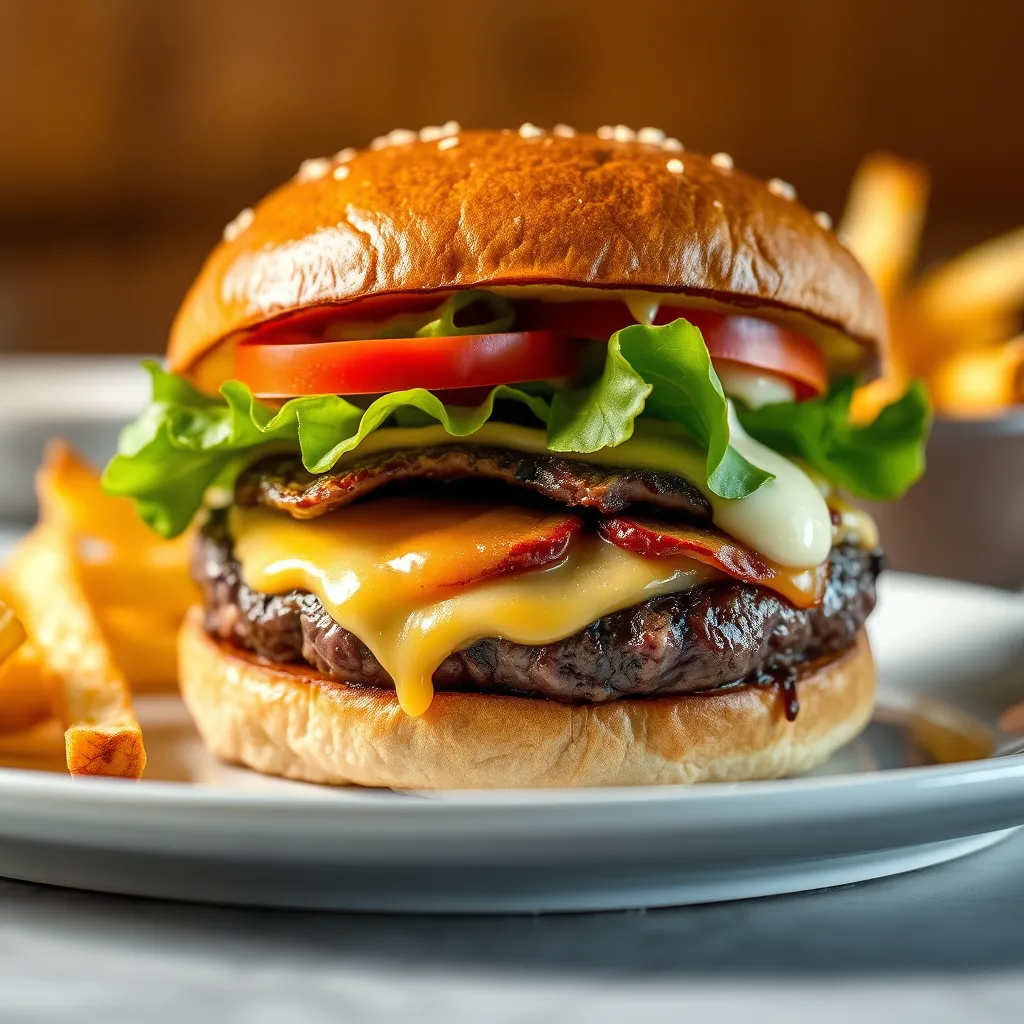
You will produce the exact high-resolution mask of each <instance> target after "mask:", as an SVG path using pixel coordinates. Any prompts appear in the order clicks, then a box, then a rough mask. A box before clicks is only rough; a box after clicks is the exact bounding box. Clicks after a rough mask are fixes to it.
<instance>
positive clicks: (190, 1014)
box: [0, 832, 1024, 1024]
mask: <svg viewBox="0 0 1024 1024" xmlns="http://www.w3.org/2000/svg"><path fill="white" fill-rule="evenodd" d="M1022 968H1024V832H1021V833H1018V834H1016V835H1014V836H1013V837H1011V838H1010V839H1009V840H1008V841H1006V842H1004V843H1002V844H1001V845H998V846H996V847H994V848H992V849H990V850H987V851H983V852H981V853H978V854H975V855H974V856H973V857H970V858H968V859H966V860H962V861H956V862H953V863H950V864H947V865H943V866H940V867H937V868H931V869H928V870H925V871H920V872H916V873H914V874H910V875H904V876H900V877H896V878H889V879H883V880H879V881H875V882H868V883H863V884H860V885H856V886H848V887H845V888H841V889H834V890H827V891H819V892H812V893H804V894H799V895H793V896H780V897H774V898H771V899H763V900H752V901H744V902H738V903H724V904H715V905H708V906H701V907H684V908H678V909H669V910H656V911H653V910H652V911H648V912H642V911H637V912H630V913H608V914H587V915H561V916H549V917H508V918H497V917H489V918H488V917H480V918H440V917H436V918H430V917H384V916H371V915H350V914H329V913H305V912H301V913H300V912H286V911H260V910H247V909H237V908H222V907H210V906H195V905H187V904H173V903H162V902H157V901H144V900H133V899H128V898H117V897H107V896H100V895H94V894H88V893H81V892H73V891H69V890H60V889H53V888H47V887H43V886H36V885H28V884H23V883H18V882H0V1019H3V1020H4V1021H5V1022H6V1021H21V1020H25V1021H29V1020H31V1021H63V1020H69V1019H72V1018H75V1019H79V1020H87V1019H90V1018H96V1017H99V1016H100V1015H102V1019H104V1020H122V1019H129V1017H130V1018H131V1019H133V1020H136V1021H146V1022H151V1021H152V1022H161V1021H175V1022H180V1021H192V1020H206V1019H210V1020H217V1021H245V1022H247V1024H248V1022H261V1021H268V1022H269V1021H274V1022H281V1021H288V1020H303V1021H320V1020H324V1021H326V1020H332V1021H333V1020H345V1021H357V1020H358V1021H364V1020H365V1021H392V1020H394V1021H411V1020H416V1021H417V1022H418V1024H429V1022H433V1021H444V1022H445V1024H461V1022H463V1021H465V1022H477V1021H483V1020H487V1021H498V1022H503V1021H510V1022H511V1021H547V1020H558V1021H560V1022H562V1024H567V1022H575V1021H588V1022H603V1021H608V1022H612V1021H615V1022H617V1024H619V1022H621V1021H623V1020H628V1019H635V1020H642V1021H645V1022H646V1021H662V1020H665V1021H670V1020H671V1021H681V1020H695V1021H696V1020H700V1021H705V1020H706V1021H734V1020H735V1021H748V1020H751V1019H756V1020H757V1021H758V1022H759V1024H773V1022H776V1021H778V1022H780V1024H781V1022H802V1021H815V1022H820V1021H822V1020H828V1021H830V1022H846V1021H850V1022H853V1021H856V1022H857V1024H864V1021H865V1020H870V1021H871V1024H881V1022H883V1021H894V1022H896V1021H899V1022H900V1024H907V1022H914V1021H927V1022H929V1024H944V1022H947V1021H949V1022H952V1021H967V1020H969V1021H988V1020H993V1021H996V1020H999V1021H1002V1020H1006V1021H1011V1020H1019V1019H1020V1014H1021V1007H1022V1006H1024V970H1022Z"/></svg>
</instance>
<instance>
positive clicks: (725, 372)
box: [715, 364, 796, 409]
mask: <svg viewBox="0 0 1024 1024" xmlns="http://www.w3.org/2000/svg"><path fill="white" fill-rule="evenodd" d="M715 369H716V370H717V371H718V379H719V380H720V381H721V382H722V389H723V390H724V391H725V393H726V394H727V395H729V396H731V397H732V398H738V399H739V400H740V401H741V402H742V403H743V404H744V405H745V406H746V407H747V408H748V409H760V408H761V406H763V405H777V404H778V403H779V402H795V401H796V388H794V387H793V385H792V384H791V383H790V382H789V381H788V380H785V379H784V378H783V377H777V376H775V374H771V373H760V372H758V371H757V370H754V369H752V368H750V367H747V366H740V365H738V364H729V365H726V364H723V365H722V366H718V367H715Z"/></svg>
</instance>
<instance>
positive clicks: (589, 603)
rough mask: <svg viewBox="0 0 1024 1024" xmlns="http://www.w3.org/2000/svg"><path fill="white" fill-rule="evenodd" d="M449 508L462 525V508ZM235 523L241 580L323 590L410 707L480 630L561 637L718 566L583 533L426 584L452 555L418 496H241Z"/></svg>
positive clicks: (328, 604) (698, 579)
mask: <svg viewBox="0 0 1024 1024" xmlns="http://www.w3.org/2000/svg"><path fill="white" fill-rule="evenodd" d="M403 503H404V504H403ZM410 503H411V504H410ZM448 508H449V510H450V512H449V515H450V518H451V523H452V524H455V525H456V526H457V525H458V523H459V522H460V521H461V520H463V519H464V518H465V509H464V508H462V507H460V506H459V505H457V504H454V503H452V504H451V505H450V506H448ZM403 524H404V525H403ZM434 526H435V527H437V526H438V523H437V522H436V521H434ZM230 529H231V533H232V536H233V537H234V541H235V554H236V556H237V558H238V560H239V563H240V565H241V570H242V578H243V579H244V580H245V582H246V583H247V584H248V585H249V586H250V587H252V588H253V589H254V590H260V591H263V592H265V593H284V592H287V591H289V590H292V589H299V590H308V591H310V592H312V593H314V594H316V596H317V597H319V598H320V600H321V601H322V602H323V605H324V608H325V609H326V610H327V612H328V614H330V616H331V617H332V618H333V619H334V620H335V621H336V622H338V623H339V624H340V625H341V626H342V627H343V628H345V629H347V630H349V631H351V632H352V633H354V634H355V635H356V636H358V637H359V639H360V640H362V641H363V643H365V644H366V646H367V647H368V648H369V649H370V650H371V651H372V652H373V654H374V656H375V657H376V658H377V660H378V661H379V662H380V663H381V665H382V666H383V668H384V669H385V670H386V671H387V672H388V674H389V675H390V676H391V677H392V679H394V681H395V690H396V693H397V695H398V700H399V703H400V704H401V706H402V708H403V710H404V711H405V712H406V713H407V714H409V715H421V714H423V712H424V711H426V710H427V708H428V707H429V706H430V702H431V699H432V697H433V685H432V682H431V678H432V676H433V674H434V671H435V670H436V669H437V667H438V666H439V665H440V664H441V662H442V661H444V659H445V658H446V657H448V655H449V654H451V653H453V652H454V651H457V650H460V649H462V648H464V647H468V646H469V645H470V644H472V643H474V642H475V641H476V640H480V639H482V638H484V637H503V638H504V639H506V640H510V641H513V642H515V643H521V644H531V645H536V644H547V643H554V642H556V641H558V640H562V639H564V638H565V637H567V636H572V635H573V634H574V633H577V632H579V631H580V630H581V629H584V628H585V627H587V626H589V625H590V624H591V623H593V622H595V621H597V620H598V619H600V618H601V617H602V616H604V615H607V614H609V613H610V612H614V611H619V610H620V609H623V608H629V607H632V606H633V605H635V604H639V603H640V602H641V601H646V600H648V599H649V598H651V597H656V596H658V595H661V594H668V593H674V592H677V591H680V590H685V589H687V588H689V587H691V586H695V585H697V584H700V583H704V582H706V581H708V580H711V579H717V578H719V577H720V575H721V574H719V573H717V572H715V571H714V570H713V569H710V568H708V567H706V566H704V565H701V564H700V563H698V562H695V561H693V560H691V559H688V558H671V559H654V558H643V557H641V556H639V555H635V554H632V553H631V552H628V551H624V550H622V549H621V548H618V547H615V546H614V545H612V544H609V543H607V542H605V541H602V540H600V539H599V538H597V537H595V536H584V537H581V538H579V539H578V540H576V541H575V542H574V543H573V544H572V545H571V546H570V548H569V552H568V554H567V555H566V557H565V558H564V559H563V561H562V562H560V563H559V564H557V565H555V566H553V567H552V568H548V569H541V570H533V571H530V572H520V573H516V574H514V575H509V576H499V577H497V578H494V579H491V580H487V581H483V582H480V583H477V584H473V585H471V586H468V587H455V586H453V587H450V588H447V589H445V588H437V587H434V586H424V585H423V584H424V574H425V573H427V572H429V567H430V566H431V564H433V565H435V566H436V564H437V561H438V560H439V559H441V560H443V559H444V558H446V557H447V556H448V555H449V554H450V552H449V551H448V550H447V549H446V548H445V546H444V544H443V542H442V541H439V540H438V539H437V538H439V537H441V536H442V535H443V534H444V532H445V531H444V530H442V529H440V528H438V529H434V530H429V529H428V530H425V529H424V523H423V519H422V517H421V516H420V515H419V514H418V509H417V508H416V507H415V502H413V501H412V499H402V498H392V499H381V500H377V501H373V502H367V503H365V504H357V505H353V506H350V507H348V508H344V509H340V510H338V511H336V512H333V513H332V514H331V515H329V516H323V517H321V518H319V519H314V520H311V521H304V522H300V521H297V520H294V519H291V518H290V517H288V516H286V515H282V514H281V513H279V512H271V511H268V510H266V509H259V508H237V507H236V508H233V509H232V510H231V513H230ZM449 533H450V531H449ZM435 572H436V570H435Z"/></svg>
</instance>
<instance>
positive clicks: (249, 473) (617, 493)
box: [235, 444, 711, 522]
mask: <svg viewBox="0 0 1024 1024" xmlns="http://www.w3.org/2000/svg"><path fill="white" fill-rule="evenodd" d="M472 479H477V480H485V481H491V482H495V483H499V484H507V485H509V486H511V487H518V488H522V489H523V490H526V491H530V492H533V493H534V494H538V495H541V496H542V497H544V498H548V499H550V500H552V501H556V502H558V503H560V504H562V505H567V506H569V507H571V508H590V509H594V510H595V511H596V512H600V513H602V514H606V515H613V514H615V513H617V512H621V511H623V510H624V509H627V508H630V507H632V506H634V505H642V506H647V507H650V508H656V509H660V510H663V511H666V512H672V513H674V514H681V515H685V516H687V517H688V518H692V519H695V520H697V521H699V522H710V520H711V506H710V505H709V504H708V501H707V499H706V498H705V497H704V496H703V495H702V494H701V493H700V492H699V491H698V490H697V489H696V488H695V487H694V486H693V485H692V484H689V483H687V482H686V481H685V480H683V479H682V478H680V477H677V476H673V475H672V474H670V473H657V472H653V471H649V470H637V469H618V468H614V467H608V466H597V465H594V464H592V463H588V462H581V461H577V460H576V459H565V458H561V457H560V456H557V455H549V454H537V455H530V454H524V453H522V452H516V451H511V450H509V449H507V448H488V447H477V446H475V445H459V444H453V445H434V446H432V447H429V448H404V449H397V450H394V451H385V452H378V453H376V454H373V455H368V456H364V457H362V458H356V459H353V460H350V461H348V462H346V463H345V464H344V465H342V466H339V467H337V468H336V469H334V470H333V471H331V472H329V473H322V474H319V475H314V474H312V473H310V472H308V471H307V470H306V469H304V468H303V466H302V462H301V460H300V459H299V458H298V456H294V455H278V456H270V457H268V458H266V459H263V460H261V461H260V462H258V463H256V464H254V465H253V466H251V467H250V468H249V469H247V470H246V471H245V472H244V473H243V474H242V475H241V477H239V480H238V484H237V486H236V489H235V497H236V500H237V502H238V504H240V505H263V506H265V507H267V508H272V509H278V510H281V511H285V512H288V513H290V514H291V515H292V516H294V517H295V518H296V519H310V518H312V517H314V516H319V515H323V514H324V513H326V512H330V511H331V510H332V509H336V508H340V507H341V506H342V505H348V504H351V503H352V502H354V501H357V500H359V499H361V498H364V497H366V496H368V495H370V494H372V493H373V492H374V491H377V490H378V489H380V488H381V487H385V486H387V485H390V484H397V483H404V482H408V481H417V480H419V481H431V482H439V483H451V482H455V481H463V480H472Z"/></svg>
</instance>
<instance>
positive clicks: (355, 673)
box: [193, 518, 882, 703]
mask: <svg viewBox="0 0 1024 1024" xmlns="http://www.w3.org/2000/svg"><path fill="white" fill-rule="evenodd" d="M881 564H882V556H881V552H877V551H875V552H868V551H863V550H861V549H859V548H857V547H854V546H852V545H843V546H840V547H837V548H834V549H833V551H832V555H831V560H830V567H829V574H828V583H827V587H826V590H825V596H824V600H823V601H822V602H821V604H820V605H818V606H817V607H815V608H809V609H806V610H799V609H796V608H794V607H793V606H792V605H791V604H789V602H788V601H786V600H785V599H784V598H782V597H780V596H779V595H778V594H776V593H775V592H774V591H771V590H768V589H766V588H764V587H758V586H753V585H750V584H746V583H740V582H738V581H720V582H716V583H709V584H705V585H703V586H698V587H694V588H693V589H691V590H687V591H684V592H682V593H678V594H670V595H667V596H664V597H657V598H653V599H651V600H649V601H645V602H643V603H642V604H638V605H636V606H635V607H633V608H627V609H625V610H623V611H619V612H614V613H613V614H611V615H606V616H605V617H604V618H602V619H600V620H599V621H598V622H595V623H593V624H592V625H590V626H588V627H587V628H586V629H584V630H582V631H581V632H579V633H576V634H575V635H573V636H570V637H567V638H566V639H564V640H560V641H558V642H557V643H552V644H543V645H541V646H536V647H532V646H527V645H525V644H516V643H511V642H509V641H507V640H502V639H498V638H489V639H485V640H478V641H477V642H476V643H474V644H473V645H472V646H470V647H467V648H466V649H464V650H461V651H457V652H455V653H454V654H452V655H450V656H449V657H448V658H446V659H445V661H444V662H443V663H442V664H441V666H440V667H439V668H438V670H437V671H436V672H435V673H434V686H435V688H436V689H438V690H456V691H460V690H461V691H477V692H484V693H507V694H518V695H533V696H539V697H547V698H550V699H553V700H558V701H564V702H571V703H581V702H590V703H599V702H604V701H609V700H615V699H617V698H620V697H640V696H666V695H679V694H687V693H696V692H699V691H703V690H710V689H714V688H716V687H721V686H726V685H729V684H732V683H737V682H743V683H757V684H766V683H770V682H782V683H786V682H787V681H789V680H792V679H793V678H795V676H796V674H797V673H798V672H799V669H800V666H801V664H802V663H804V662H807V661H810V660H813V659H817V658H820V657H822V656H827V655H830V654H834V653H838V652H840V651H842V650H844V649H845V648H847V647H849V646H850V645H851V644H852V642H853V640H854V638H855V637H856V635H857V633H858V632H859V631H860V629H861V627H862V626H863V624H864V620H865V619H866V618H867V616H868V614H869V613H870V611H871V610H872V608H873V607H874V604H875V578H876V576H877V575H878V573H879V571H880V569H881ZM193 574H194V576H195V578H196V581H197V582H198V583H199V585H200V586H201V587H202V589H203V592H204V595H205V603H206V628H207V630H208V631H209V632H210V633H211V634H213V635H214V636H216V637H219V638H221V639H224V640H229V641H232V642H234V643H236V644H238V645H240V646H241V647H243V648H245V649H246V650H249V651H252V652H253V653H255V654H257V655H259V656H261V657H263V658H266V659H268V660H270V661H273V662H279V663H281V662H299V663H301V662H303V661H305V662H307V663H308V664H310V665H312V666H313V668H315V669H316V670H317V671H318V672H320V673H321V674H322V675H324V676H327V677H329V678H331V679H335V680H338V681H340V682H345V683H349V684H356V685H366V686H375V687H386V688H393V685H394V684H393V682H392V680H391V677H390V676H389V675H388V674H387V673H386V672H385V671H384V669H383V668H382V667H381V665H380V663H379V662H378V661H377V659H376V658H375V657H374V656H373V654H372V653H371V652H370V651H369V649H368V648H367V647H366V645H365V644H364V643H363V642H362V641H361V640H360V639H359V638H358V637H357V636H355V635H354V634H353V633H351V632H349V631H348V630H346V629H343V628H342V627H341V626H340V625H338V623H337V622H335V621H334V620H333V619H332V618H331V617H330V615H328V613H327V612H326V611H325V609H324V607H323V605H322V604H321V603H320V600H319V598H317V597H316V596H315V595H313V594H310V593H305V592H303V591H298V590H293V591H291V592H290V593H287V594H280V595H270V594H263V593H259V592H257V591H254V590H252V589H250V588H249V587H248V586H247V585H246V584H245V583H244V582H243V580H242V578H241V574H240V570H239V565H238V561H237V560H236V559H235V557H234V555H233V552H232V544H231V539H230V537H229V536H228V534H227V530H226V527H225V525H224V521H223V519H222V518H220V519H216V518H215V519H214V520H213V521H211V523H210V524H208V525H207V527H206V528H205V529H204V531H203V533H202V535H201V536H200V538H199V539H198V542H197V548H196V554H195V559H194V565H193Z"/></svg>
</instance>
